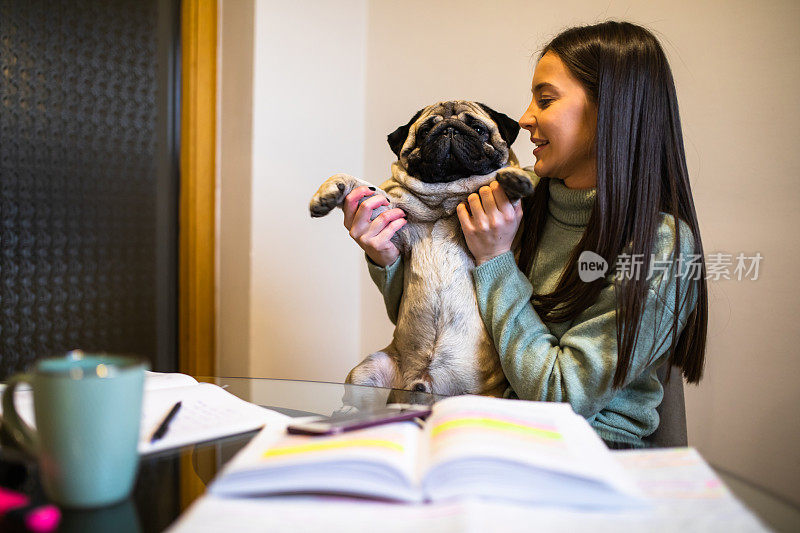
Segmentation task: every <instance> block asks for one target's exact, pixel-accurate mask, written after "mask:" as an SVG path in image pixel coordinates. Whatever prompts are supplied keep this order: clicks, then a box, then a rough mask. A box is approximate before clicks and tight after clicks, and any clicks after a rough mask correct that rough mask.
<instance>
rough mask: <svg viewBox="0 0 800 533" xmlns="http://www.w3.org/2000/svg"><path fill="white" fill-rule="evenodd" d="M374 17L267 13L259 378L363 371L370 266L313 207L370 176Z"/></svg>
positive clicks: (253, 336)
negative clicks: (369, 60) (344, 176)
mask: <svg viewBox="0 0 800 533" xmlns="http://www.w3.org/2000/svg"><path fill="white" fill-rule="evenodd" d="M365 16H366V10H365V4H364V2H363V1H361V0H350V1H337V2H315V1H313V0H300V1H294V2H283V1H277V0H276V1H261V2H257V3H256V12H255V55H254V76H253V169H252V172H253V184H252V202H251V206H250V208H251V210H252V249H251V257H250V265H251V266H250V268H251V273H252V274H251V293H250V331H249V334H250V343H251V349H250V374H251V375H253V376H269V377H279V378H300V377H302V378H306V379H316V380H324V379H334V378H339V379H340V377H341V376H343V370H344V369H345V368H346V367H347V366H348V365H352V364H354V363H355V362H356V361H357V360H358V347H359V331H360V324H359V316H360V305H359V298H358V287H359V270H358V268H359V265H360V262H361V256H360V255H359V253H358V251H357V250H356V249H355V247H354V246H353V245H352V243H351V242H350V240H349V237H348V235H347V233H346V232H345V231H344V230H343V226H342V224H341V220H339V221H338V223H337V220H336V217H337V216H338V217H339V218H340V219H341V213H338V212H337V213H334V214H333V215H332V216H331V217H330V218H329V219H324V220H321V221H320V220H313V221H312V220H311V218H310V216H309V214H308V202H309V200H310V198H311V195H312V194H313V193H314V191H316V189H317V187H318V186H319V185H320V184H321V183H322V181H323V180H324V179H325V178H327V177H328V176H330V175H331V174H334V173H335V172H348V173H351V174H355V175H363V173H364V106H363V101H364V59H363V55H364V52H363V51H364V47H365V39H364V37H365V34H364V29H365ZM223 289H224V288H221V290H223ZM225 356H226V354H221V357H223V358H224V357H225Z"/></svg>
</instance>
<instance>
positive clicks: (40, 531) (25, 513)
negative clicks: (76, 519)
mask: <svg viewBox="0 0 800 533" xmlns="http://www.w3.org/2000/svg"><path fill="white" fill-rule="evenodd" d="M25 507H29V508H28V509H25ZM11 512H14V513H15V514H16V513H20V514H21V519H22V522H23V523H24V525H25V527H26V528H27V529H28V530H29V531H34V532H36V533H47V532H49V531H53V530H55V529H56V527H58V523H59V522H60V521H61V511H59V509H58V507H56V506H55V505H51V504H44V505H31V503H30V498H28V497H27V496H26V495H25V494H22V493H20V492H15V491H13V490H8V489H4V488H2V487H0V517H3V516H5V515H7V514H9V513H11Z"/></svg>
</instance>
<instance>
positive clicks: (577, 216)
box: [547, 179, 597, 227]
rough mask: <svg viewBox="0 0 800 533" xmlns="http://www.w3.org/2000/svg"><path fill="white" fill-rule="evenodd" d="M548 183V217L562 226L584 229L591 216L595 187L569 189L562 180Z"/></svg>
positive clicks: (553, 180)
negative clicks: (581, 227) (550, 216)
mask: <svg viewBox="0 0 800 533" xmlns="http://www.w3.org/2000/svg"><path fill="white" fill-rule="evenodd" d="M549 181H550V184H549V190H550V200H549V201H548V203H547V209H548V211H550V215H552V217H553V218H554V219H556V220H557V221H558V222H561V223H562V224H566V225H568V226H583V227H586V225H587V224H588V223H589V217H591V216H592V208H593V207H594V201H595V198H596V196H597V187H591V188H588V189H570V188H569V187H567V186H566V185H564V181H563V180H559V179H550V180H549Z"/></svg>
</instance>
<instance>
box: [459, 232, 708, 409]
mask: <svg viewBox="0 0 800 533" xmlns="http://www.w3.org/2000/svg"><path fill="white" fill-rule="evenodd" d="M672 227H673V228H674V226H672ZM686 232H688V235H685V232H684V228H681V250H682V252H681V253H682V255H684V257H683V258H682V260H683V261H688V260H689V254H690V253H691V251H692V250H693V241H692V236H691V231H690V230H688V226H687V227H686ZM665 241H667V243H668V242H669V241H671V242H672V243H673V246H672V247H670V248H667V253H666V254H664V253H663V252H658V251H656V253H655V257H656V258H658V259H662V260H663V259H666V258H669V259H671V258H672V257H673V256H674V254H673V253H672V250H673V249H674V232H673V234H672V236H669V235H665V234H664V225H663V224H662V228H660V230H659V241H658V242H661V243H662V245H663V244H666V243H665ZM661 249H662V250H663V249H664V247H662V248H661ZM645 274H646V273H645ZM673 274H677V273H674V271H672V270H669V269H664V270H663V271H662V272H661V273H660V275H657V276H656V275H654V276H652V280H651V282H650V287H649V289H648V291H647V296H646V301H645V302H644V308H643V312H642V318H641V328H640V330H639V337H638V340H637V342H636V345H635V348H634V353H633V354H632V358H631V366H630V370H629V373H628V376H627V378H626V381H625V383H624V384H623V387H624V386H625V385H627V384H628V383H629V382H630V381H632V380H633V379H635V378H636V377H637V376H639V375H640V374H641V373H642V372H643V371H644V370H645V369H646V368H648V367H649V366H651V365H652V364H653V363H654V362H655V361H656V360H657V359H658V358H659V356H660V355H661V354H663V353H664V352H666V351H668V350H669V348H670V344H671V340H672V335H671V329H672V324H673V317H674V315H673V310H674V305H675V291H676V290H678V291H680V294H681V307H680V312H679V315H678V328H679V329H678V332H680V331H681V330H682V329H683V327H684V325H685V324H686V321H687V319H688V317H689V315H690V314H691V312H692V310H693V309H694V307H695V304H696V301H697V295H696V292H697V291H696V285H697V283H696V282H694V283H693V282H692V276H691V275H689V273H688V272H687V273H686V274H685V275H684V276H683V277H679V276H678V275H673ZM473 277H474V280H475V290H476V294H477V298H478V307H479V309H480V313H481V316H482V318H483V320H484V323H485V324H486V327H487V328H488V330H489V332H490V334H491V336H492V338H493V340H494V344H495V348H496V349H497V352H498V354H499V356H500V361H501V364H502V367H503V371H504V373H505V375H506V377H507V378H508V381H509V383H510V385H511V388H512V389H513V390H514V392H515V393H516V395H517V396H518V397H519V398H522V399H526V400H543V401H556V402H569V403H570V404H571V405H572V408H573V409H574V410H575V412H577V413H578V414H580V415H582V416H584V417H586V418H590V417H591V416H593V415H595V414H597V413H598V412H599V411H600V410H601V409H602V408H604V407H605V406H606V405H607V404H608V403H609V402H610V401H611V399H612V398H613V396H614V395H615V394H617V392H618V390H616V389H613V388H612V382H613V378H614V372H615V370H616V366H617V342H616V327H617V324H616V320H617V316H616V315H617V311H616V301H615V294H614V292H615V289H614V285H613V283H609V284H608V285H607V286H606V287H605V288H603V290H602V291H601V293H600V295H599V298H598V299H597V301H596V302H595V303H594V304H593V305H592V306H590V307H589V308H588V309H586V310H585V311H584V312H582V313H581V314H580V315H579V316H578V317H576V319H575V320H574V321H573V322H572V324H571V327H570V328H569V329H568V330H567V331H566V332H564V334H563V335H562V336H561V338H560V339H558V338H557V337H556V336H554V335H553V334H552V333H551V332H550V330H549V329H548V327H547V326H546V325H545V323H544V322H543V321H542V320H541V319H540V318H539V315H538V314H537V312H536V310H535V309H534V307H533V305H532V304H531V303H530V297H531V295H532V293H533V287H532V285H531V283H530V281H529V280H528V278H527V277H526V276H525V275H524V274H523V273H522V272H521V271H520V270H519V268H518V267H517V265H516V263H515V261H514V256H513V255H512V254H511V252H506V253H505V254H503V255H500V256H498V257H495V258H494V259H492V260H490V261H487V262H486V263H484V264H482V265H480V266H479V267H477V268H476V269H475V270H474V271H473ZM609 277H610V276H609ZM609 277H607V279H609Z"/></svg>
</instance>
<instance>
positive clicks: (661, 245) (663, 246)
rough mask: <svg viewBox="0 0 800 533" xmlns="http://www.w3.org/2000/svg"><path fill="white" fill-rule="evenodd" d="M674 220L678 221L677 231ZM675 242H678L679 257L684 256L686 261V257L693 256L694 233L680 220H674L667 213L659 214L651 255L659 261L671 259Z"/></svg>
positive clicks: (674, 218)
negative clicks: (659, 259)
mask: <svg viewBox="0 0 800 533" xmlns="http://www.w3.org/2000/svg"><path fill="white" fill-rule="evenodd" d="M676 220H677V221H678V223H677V227H678V230H677V231H676V228H675V226H676V224H675V221H676ZM678 237H680V239H679V238H678ZM677 241H680V251H679V255H683V256H686V259H688V256H691V255H694V254H695V245H694V244H695V243H694V233H693V232H692V228H691V226H689V224H688V223H687V222H686V221H685V220H683V219H681V218H677V219H676V217H674V216H673V215H671V214H669V213H664V212H661V213H660V222H659V225H658V228H657V230H656V237H655V240H654V241H653V255H654V256H656V257H658V258H661V259H667V258H671V257H672V255H673V252H674V250H675V245H676V243H677Z"/></svg>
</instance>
